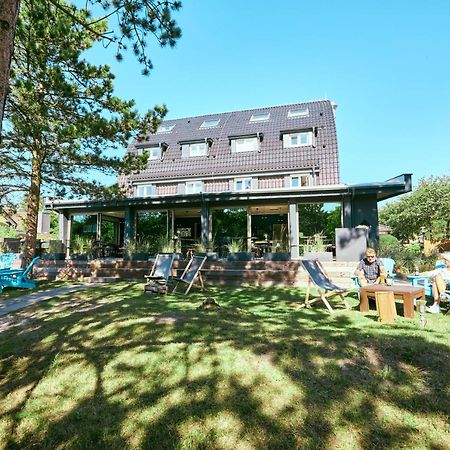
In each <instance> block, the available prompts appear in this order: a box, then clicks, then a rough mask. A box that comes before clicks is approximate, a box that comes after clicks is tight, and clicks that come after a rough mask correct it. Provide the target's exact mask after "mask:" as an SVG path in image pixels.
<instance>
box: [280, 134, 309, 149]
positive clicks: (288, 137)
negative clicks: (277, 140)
mask: <svg viewBox="0 0 450 450" xmlns="http://www.w3.org/2000/svg"><path fill="white" fill-rule="evenodd" d="M302 136H306V142H301V137H302ZM294 138H296V139H298V142H297V143H296V144H293V143H292V139H294ZM312 139H313V134H312V131H297V132H295V133H286V134H285V135H283V145H284V148H295V147H308V146H311V145H312Z"/></svg>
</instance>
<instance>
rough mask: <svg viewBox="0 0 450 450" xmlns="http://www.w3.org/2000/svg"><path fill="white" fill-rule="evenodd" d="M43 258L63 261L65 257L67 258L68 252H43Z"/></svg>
mask: <svg viewBox="0 0 450 450" xmlns="http://www.w3.org/2000/svg"><path fill="white" fill-rule="evenodd" d="M42 259H43V260H44V261H48V260H49V259H50V260H57V261H61V260H63V259H66V254H65V253H42Z"/></svg>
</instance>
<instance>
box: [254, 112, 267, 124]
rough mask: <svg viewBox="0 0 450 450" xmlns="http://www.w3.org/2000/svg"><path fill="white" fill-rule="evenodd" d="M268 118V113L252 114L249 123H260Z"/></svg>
mask: <svg viewBox="0 0 450 450" xmlns="http://www.w3.org/2000/svg"><path fill="white" fill-rule="evenodd" d="M269 117H270V113H258V114H252V117H250V122H261V121H263V120H268V119H269Z"/></svg>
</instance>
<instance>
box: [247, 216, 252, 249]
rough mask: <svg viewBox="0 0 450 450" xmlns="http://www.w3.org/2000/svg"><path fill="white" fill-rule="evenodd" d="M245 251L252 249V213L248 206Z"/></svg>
mask: <svg viewBox="0 0 450 450" xmlns="http://www.w3.org/2000/svg"><path fill="white" fill-rule="evenodd" d="M247 251H248V252H251V251H252V215H251V214H250V208H247Z"/></svg>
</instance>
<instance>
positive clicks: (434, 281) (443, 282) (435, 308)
mask: <svg viewBox="0 0 450 450" xmlns="http://www.w3.org/2000/svg"><path fill="white" fill-rule="evenodd" d="M441 259H442V260H443V261H444V264H445V267H441V268H439V269H434V270H432V271H430V272H427V273H426V275H428V276H429V277H430V283H431V290H432V292H433V299H434V303H433V305H432V306H430V307H429V308H427V311H428V312H430V313H433V314H439V313H440V312H441V307H440V302H441V299H443V298H445V297H446V294H445V291H446V290H449V289H450V252H445V253H442V254H441Z"/></svg>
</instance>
